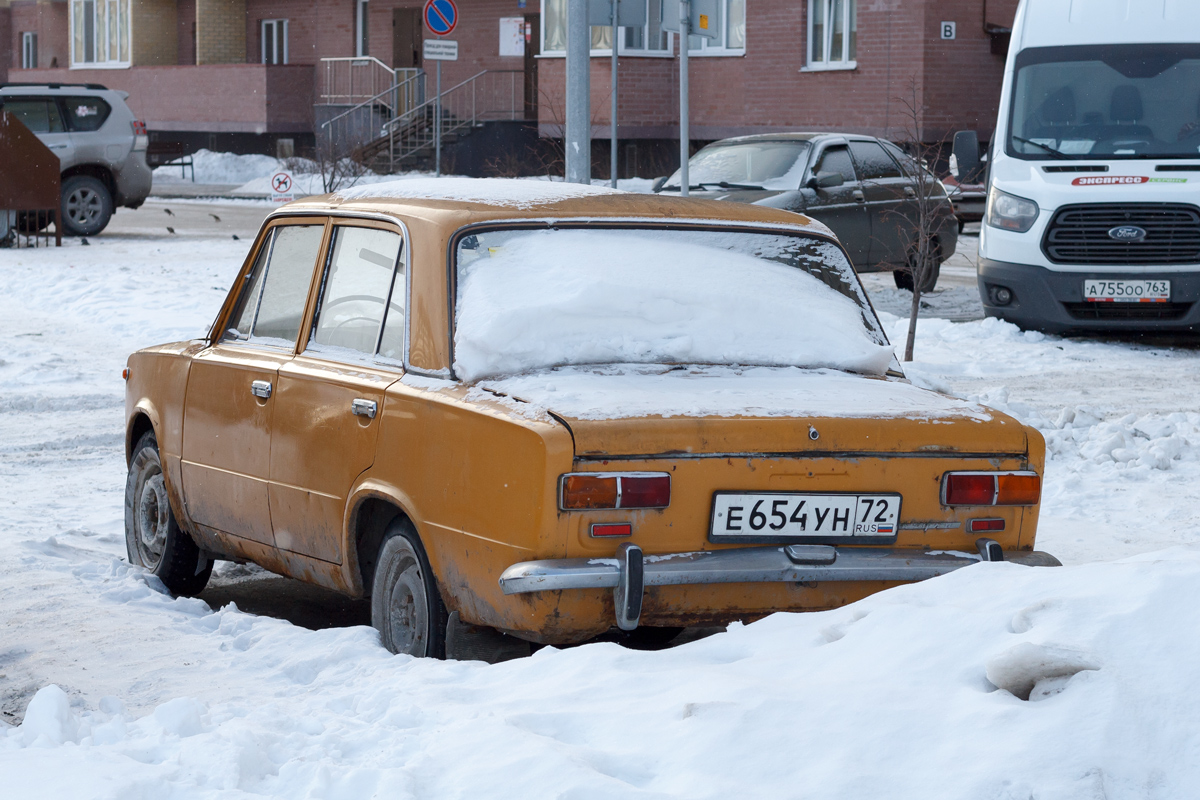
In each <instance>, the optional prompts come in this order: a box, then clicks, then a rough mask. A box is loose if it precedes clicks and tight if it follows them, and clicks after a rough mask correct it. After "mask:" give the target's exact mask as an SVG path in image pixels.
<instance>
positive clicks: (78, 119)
mask: <svg viewBox="0 0 1200 800" xmlns="http://www.w3.org/2000/svg"><path fill="white" fill-rule="evenodd" d="M61 100H62V104H63V108H65V109H66V111H67V127H68V128H70V129H71V130H73V131H84V132H87V131H96V130H100V126H101V125H103V124H104V121H105V120H106V119H108V115H109V114H111V113H112V106H110V105H109V104H108V103H107V102H105V101H104V100H103V99H102V98H99V97H63V98H61Z"/></svg>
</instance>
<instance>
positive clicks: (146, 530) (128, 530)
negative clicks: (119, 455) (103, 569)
mask: <svg viewBox="0 0 1200 800" xmlns="http://www.w3.org/2000/svg"><path fill="white" fill-rule="evenodd" d="M125 549H126V552H127V553H128V555H129V563H131V564H136V565H138V566H139V567H144V568H145V569H147V570H149V571H150V572H151V573H153V574H154V575H156V576H158V579H159V580H161V581H162V582H163V584H164V585H165V586H166V587H167V589H168V590H169V591H170V592H171V594H174V595H182V596H185V597H190V596H192V595H197V594H199V593H200V592H201V591H203V589H204V586H205V585H206V584H207V583H208V576H209V575H211V574H212V568H213V562H212V560H211V559H208V558H204V556H203V554H202V553H201V551H200V548H199V547H197V546H196V543H195V542H193V541H192V537H190V536H188V535H187V533H186V532H184V530H183V529H182V528H180V527H179V523H178V522H177V521H176V520H175V513H174V512H173V511H171V502H170V500H169V498H168V496H167V485H166V482H165V481H164V479H163V470H162V461H161V460H160V458H159V455H158V441H157V440H156V439H155V438H154V434H153V433H147V434H146V435H144V436H143V437H142V438H141V439H140V440H139V441H138V443H137V445H136V446H135V447H134V448H133V458H131V459H130V460H129V476H128V478H127V479H126V480H125Z"/></svg>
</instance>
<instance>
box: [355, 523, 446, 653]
mask: <svg viewBox="0 0 1200 800" xmlns="http://www.w3.org/2000/svg"><path fill="white" fill-rule="evenodd" d="M446 622H447V614H446V606H445V604H444V603H443V602H442V595H441V593H440V592H439V591H438V588H437V581H436V580H435V579H434V577H433V570H432V569H430V567H429V559H428V557H426V555H425V548H424V547H422V546H421V539H420V537H418V536H417V531H416V529H414V528H413V526H412V523H410V522H409V521H408V520H406V519H404V518H398V519H397V520H395V521H394V522H392V524H391V525H389V526H388V530H387V533H386V534H384V537H383V544H382V545H380V547H379V558H378V559H376V561H375V578H374V580H373V581H372V583H371V624H372V625H373V626H374V627H375V630H377V631H379V639H380V642H381V643H382V644H383V646H384V647H386V648H387V649H388V650H390V651H391V652H393V653H397V654H400V653H403V654H407V655H410V656H417V657H418V658H445V657H446Z"/></svg>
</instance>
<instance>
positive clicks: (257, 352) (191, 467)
mask: <svg viewBox="0 0 1200 800" xmlns="http://www.w3.org/2000/svg"><path fill="white" fill-rule="evenodd" d="M324 231H325V226H324V224H304V225H301V224H290V225H279V226H275V227H273V228H271V229H270V231H269V232H268V234H267V235H266V236H265V237H264V238H263V241H262V243H261V244H260V246H259V252H258V255H257V257H256V258H255V261H254V266H253V267H252V268H251V270H250V271H249V272H248V273H246V276H245V278H244V279H243V281H242V283H243V286H242V291H241V292H240V294H239V297H238V300H237V302H236V303H235V305H234V307H233V309H232V312H231V313H230V315H229V317H228V318H227V320H226V321H225V323H224V325H225V331H224V332H223V333H217V334H216V335H215V336H214V339H215V344H214V345H213V346H212V347H210V348H208V349H207V350H204V351H202V352H201V353H199V354H197V356H196V357H195V358H194V359H193V362H192V367H191V371H190V372H189V373H188V385H187V391H186V394H185V397H184V408H183V494H184V502H185V503H186V504H187V509H188V514H189V515H190V516H191V518H192V519H193V520H194V521H196V522H198V523H200V524H201V525H205V526H207V527H209V528H212V529H214V530H217V531H221V532H223V533H228V534H232V535H234V536H240V537H242V538H245V539H251V540H253V541H256V542H261V543H263V544H272V543H273V542H274V537H273V535H272V532H271V514H270V507H269V502H268V492H267V479H268V477H269V474H270V457H271V426H272V424H273V422H274V409H275V399H274V398H275V392H276V391H277V389H278V386H277V384H278V376H279V370H280V368H281V367H282V366H283V365H285V364H287V363H288V362H290V361H291V360H292V358H293V354H294V353H295V346H296V338H297V334H298V333H299V330H300V322H301V320H302V319H303V318H304V310H305V308H306V306H307V303H308V296H309V288H310V286H311V283H312V277H313V271H314V267H315V265H316V260H317V254H318V253H319V252H320V249H321V241H322V239H323V237H324Z"/></svg>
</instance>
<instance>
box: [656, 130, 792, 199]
mask: <svg viewBox="0 0 1200 800" xmlns="http://www.w3.org/2000/svg"><path fill="white" fill-rule="evenodd" d="M807 162H808V142H804V141H798V142H797V141H792V142H741V143H730V144H712V145H709V146H708V147H705V148H704V149H703V150H701V151H700V152H699V153H696V155H694V156H692V157H691V158H690V159H688V183H690V184H691V185H692V186H700V185H705V184H712V185H714V186H718V187H719V186H720V185H721V184H722V183H727V184H732V187H731V188H737V187H739V186H753V187H761V188H763V189H772V190H777V191H780V190H782V191H788V190H793V189H799V188H800V178H801V177H802V176H803V174H804V166H805V164H806V163H807ZM679 179H680V175H679V171H678V170H676V171H675V174H674V175H672V176H671V177H670V178H668V179H667V182H666V184H664V188H668V189H669V188H671V187H675V188H678V187H679Z"/></svg>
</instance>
